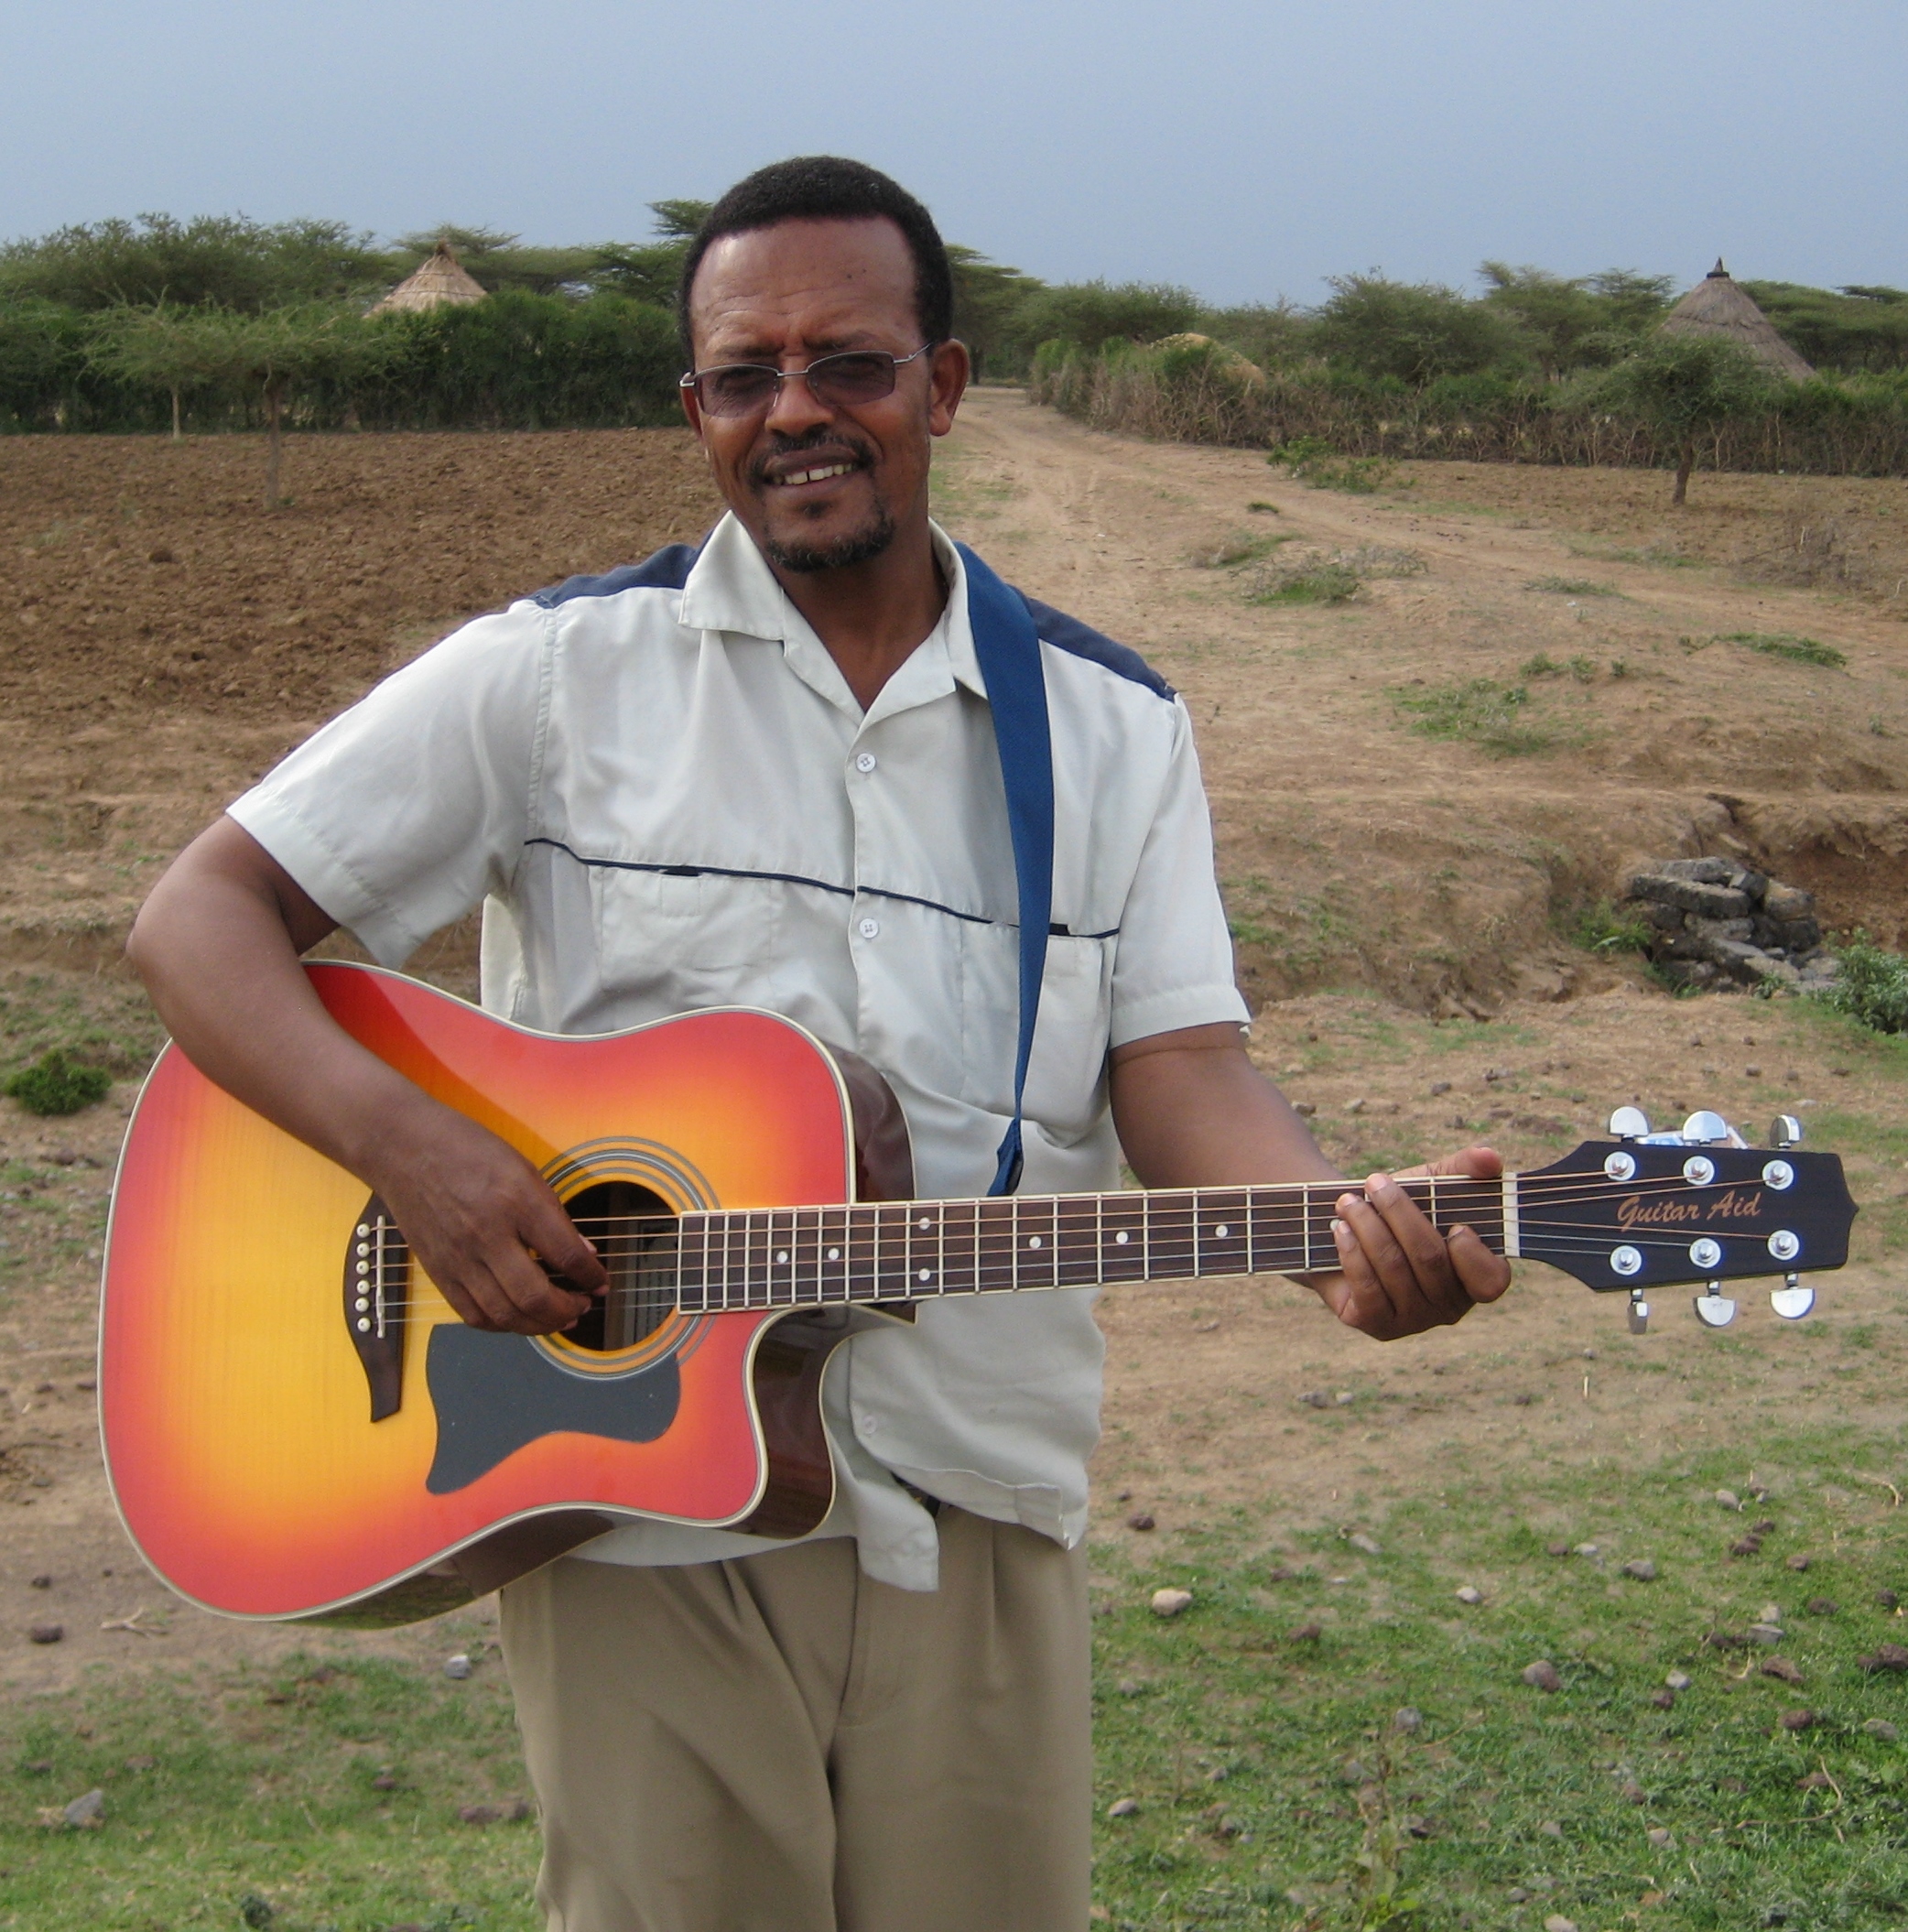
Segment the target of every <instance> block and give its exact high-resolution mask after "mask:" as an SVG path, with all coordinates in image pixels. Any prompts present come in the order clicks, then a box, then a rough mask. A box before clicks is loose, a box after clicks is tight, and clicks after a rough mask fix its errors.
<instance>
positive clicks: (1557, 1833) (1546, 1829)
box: [1537, 1818, 1564, 1838]
mask: <svg viewBox="0 0 1908 1932" xmlns="http://www.w3.org/2000/svg"><path fill="white" fill-rule="evenodd" d="M1537 1829H1538V1830H1539V1831H1541V1832H1542V1833H1543V1834H1544V1836H1545V1838H1562V1837H1563V1835H1564V1828H1563V1827H1562V1826H1561V1825H1560V1824H1558V1823H1557V1821H1556V1819H1555V1818H1545V1820H1544V1822H1543V1823H1542V1824H1541V1825H1539V1826H1538V1827H1537Z"/></svg>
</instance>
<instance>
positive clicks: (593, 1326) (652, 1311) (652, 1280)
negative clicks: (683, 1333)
mask: <svg viewBox="0 0 1908 1932" xmlns="http://www.w3.org/2000/svg"><path fill="white" fill-rule="evenodd" d="M563 1205H564V1206H565V1207H566V1208H568V1209H569V1217H570V1219H571V1220H572V1221H575V1222H576V1224H577V1226H578V1227H580V1229H581V1230H582V1231H583V1232H584V1233H585V1234H586V1235H587V1236H588V1237H589V1238H590V1239H591V1241H592V1242H594V1243H596V1252H597V1253H598V1254H600V1255H601V1256H602V1262H603V1265H604V1266H605V1267H606V1268H607V1269H608V1270H609V1271H610V1287H609V1292H608V1294H606V1295H604V1296H603V1297H602V1298H601V1299H600V1300H597V1301H594V1302H592V1303H591V1306H590V1312H589V1313H588V1314H587V1315H585V1316H584V1317H583V1318H582V1319H581V1320H580V1321H579V1322H578V1323H577V1325H576V1327H575V1328H573V1329H571V1330H570V1331H569V1337H568V1339H569V1340H570V1341H572V1342H574V1343H575V1344H576V1345H577V1347H579V1348H583V1349H591V1350H595V1351H601V1352H605V1353H607V1352H609V1351H613V1350H616V1349H631V1348H634V1347H635V1346H636V1345H637V1343H639V1342H641V1341H645V1340H647V1339H648V1338H649V1337H650V1336H651V1335H653V1334H654V1333H655V1332H656V1330H657V1329H659V1328H661V1327H662V1325H663V1323H664V1322H665V1321H667V1319H669V1317H670V1316H671V1315H673V1314H674V1313H675V1312H676V1217H675V1215H674V1214H673V1213H672V1212H671V1211H670V1209H669V1205H668V1203H667V1201H666V1200H664V1199H663V1198H662V1197H661V1196H660V1195H658V1194H653V1193H651V1192H650V1190H649V1189H647V1188H642V1187H638V1186H637V1185H636V1183H635V1182H634V1181H628V1180H603V1181H598V1182H597V1183H596V1184H595V1185H594V1186H593V1187H589V1188H585V1189H583V1190H582V1191H581V1192H580V1193H578V1194H572V1195H571V1196H570V1197H569V1199H568V1200H567V1201H565V1202H564V1203H563Z"/></svg>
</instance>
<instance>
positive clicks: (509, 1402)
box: [424, 1324, 682, 1496]
mask: <svg viewBox="0 0 1908 1932" xmlns="http://www.w3.org/2000/svg"><path fill="white" fill-rule="evenodd" d="M424 1368H425V1379H426V1382H427V1383H428V1386H429V1389H430V1399H431V1405H432V1406H433V1407H434V1408H435V1409H436V1410H437V1417H438V1449H437V1454H436V1456H435V1457H434V1458H433V1459H432V1461H431V1465H430V1473H429V1475H428V1476H427V1477H426V1478H425V1483H424V1486H425V1488H426V1489H428V1491H429V1492H430V1493H431V1494H432V1495H434V1496H446V1495H450V1494H452V1493H454V1492H456V1491H458V1490H461V1489H464V1488H466V1487H468V1485H470V1484H471V1483H472V1482H476V1480H477V1479H478V1478H479V1477H480V1476H483V1475H487V1474H488V1473H489V1472H490V1471H492V1470H493V1469H495V1468H496V1467H497V1465H498V1464H499V1463H500V1462H502V1461H503V1460H504V1458H505V1457H507V1456H513V1455H515V1453H516V1451H517V1450H518V1449H524V1448H526V1447H527V1446H528V1445H529V1444H530V1443H532V1442H535V1441H537V1440H538V1439H539V1438H542V1437H544V1436H555V1435H560V1434H566V1433H568V1434H571V1435H580V1436H603V1437H607V1438H609V1439H610V1440H612V1441H613V1442H654V1441H655V1440H656V1438H657V1437H659V1436H662V1435H664V1434H666V1433H667V1430H668V1427H669V1425H670V1424H671V1423H672V1422H674V1421H675V1420H676V1411H677V1407H678V1404H679V1402H680V1401H681V1395H682V1377H681V1374H680V1373H679V1371H678V1368H677V1365H676V1357H675V1356H674V1355H673V1354H670V1355H666V1356H664V1357H663V1358H662V1360H661V1361H660V1362H651V1363H649V1364H648V1365H647V1366H646V1367H645V1368H642V1369H638V1370H636V1371H634V1373H631V1374H628V1375H576V1374H571V1373H569V1372H568V1371H567V1370H565V1369H563V1368H560V1367H559V1366H558V1364H557V1363H556V1362H552V1361H551V1360H550V1358H549V1356H548V1355H547V1353H546V1352H545V1351H543V1350H542V1349H540V1348H538V1347H537V1344H536V1342H535V1341H533V1340H531V1339H530V1338H529V1337H528V1336H526V1335H491V1334H485V1333H484V1332H482V1330H477V1329H467V1328H464V1327H461V1326H452V1325H448V1324H447V1325H445V1326H443V1327H440V1328H435V1329H433V1330H431V1334H430V1346H429V1348H428V1350H427V1351H426V1353H425V1358H424Z"/></svg>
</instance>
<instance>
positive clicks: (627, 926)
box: [590, 865, 782, 1016]
mask: <svg viewBox="0 0 1908 1932" xmlns="http://www.w3.org/2000/svg"><path fill="white" fill-rule="evenodd" d="M590 895H591V910H592V912H593V914H594V917H595V924H596V945H597V954H598V961H599V971H600V973H601V976H602V985H603V989H604V991H605V992H606V993H609V994H611V995H612V996H613V997H614V998H617V999H623V1000H630V1001H634V1002H636V1003H638V1004H640V1005H641V1006H642V1007H643V1008H644V1009H645V1010H646V1011H647V1012H649V1013H650V1014H652V1015H656V1016H660V1015H666V1014H672V1013H688V1012H693V1011H695V1010H697V1009H699V1008H701V1007H707V1006H732V1005H734V1006H749V1005H760V1004H764V1001H765V1000H766V999H767V998H768V997H769V989H768V987H767V984H766V982H765V975H766V974H767V972H768V971H769V968H770V964H771V961H773V958H774V955H775V943H776V940H777V939H778V937H779V934H780V929H781V923H782V894H781V891H780V889H779V887H778V886H777V885H775V884H774V883H773V882H770V881H765V880H755V879H733V878H729V877H726V876H724V875H722V874H715V873H706V872H690V871H688V870H686V869H685V870H682V871H672V872H660V871H658V872H648V871H639V870H637V869H635V868H634V867H625V866H609V865H594V866H591V869H590Z"/></svg>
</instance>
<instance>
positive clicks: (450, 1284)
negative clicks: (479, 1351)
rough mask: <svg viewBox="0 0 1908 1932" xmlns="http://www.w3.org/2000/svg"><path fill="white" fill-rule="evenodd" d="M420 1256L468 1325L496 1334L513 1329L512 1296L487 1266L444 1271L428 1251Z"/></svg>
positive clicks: (432, 1279) (433, 1281) (440, 1290)
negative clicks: (435, 1266) (500, 1284)
mask: <svg viewBox="0 0 1908 1932" xmlns="http://www.w3.org/2000/svg"><path fill="white" fill-rule="evenodd" d="M416 1252H417V1251H416V1250H415V1249H414V1250H413V1253H414V1254H415V1253H416ZM417 1260H418V1261H419V1262H421V1263H422V1264H423V1271H424V1274H425V1275H426V1276H427V1277H428V1280H429V1282H430V1285H431V1286H433V1287H434V1288H436V1289H437V1291H438V1293H439V1295H441V1296H442V1297H444V1299H445V1300H446V1301H448V1302H449V1303H450V1306H451V1307H452V1308H454V1309H455V1310H456V1311H457V1316H458V1319H459V1320H461V1322H463V1323H464V1325H465V1326H466V1327H467V1328H472V1329H482V1330H483V1331H484V1332H485V1333H486V1334H492V1335H495V1334H502V1333H504V1332H505V1331H506V1330H509V1328H510V1327H511V1318H512V1316H513V1315H514V1314H515V1308H513V1307H512V1305H511V1300H510V1297H509V1296H508V1295H506V1294H505V1293H504V1290H503V1288H502V1287H501V1286H499V1284H498V1283H497V1282H496V1280H495V1279H494V1278H493V1276H492V1275H490V1274H489V1273H488V1271H487V1270H483V1269H481V1268H472V1267H466V1268H462V1269H461V1270H460V1271H459V1272H458V1273H457V1274H455V1275H453V1274H451V1272H450V1269H449V1268H446V1269H444V1270H443V1271H442V1272H441V1273H440V1272H439V1270H438V1269H436V1268H433V1267H432V1266H431V1264H430V1261H429V1257H428V1255H425V1254H417Z"/></svg>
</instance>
